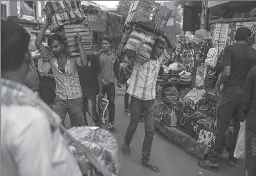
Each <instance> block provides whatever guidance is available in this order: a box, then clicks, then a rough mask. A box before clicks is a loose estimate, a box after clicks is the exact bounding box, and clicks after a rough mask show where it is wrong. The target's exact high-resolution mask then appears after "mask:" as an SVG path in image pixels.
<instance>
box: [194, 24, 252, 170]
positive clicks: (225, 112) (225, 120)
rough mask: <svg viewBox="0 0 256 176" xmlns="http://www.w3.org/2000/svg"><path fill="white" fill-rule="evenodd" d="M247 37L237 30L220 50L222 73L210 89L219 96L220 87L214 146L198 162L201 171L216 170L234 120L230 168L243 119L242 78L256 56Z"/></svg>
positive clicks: (233, 163) (232, 164)
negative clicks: (230, 43) (204, 157)
mask: <svg viewBox="0 0 256 176" xmlns="http://www.w3.org/2000/svg"><path fill="white" fill-rule="evenodd" d="M250 36H251V31H250V29H248V28H246V27H240V28H238V29H237V31H236V35H235V40H236V42H235V43H234V44H233V45H231V46H227V47H226V48H225V50H224V54H223V59H224V62H223V63H224V68H223V72H222V73H221V74H220V76H219V79H218V81H217V83H216V85H215V89H214V90H215V93H216V94H217V95H219V89H220V86H221V85H222V84H223V85H224V88H223V90H222V91H221V93H220V95H219V100H218V103H217V107H216V116H217V117H216V121H215V128H216V131H215V136H216V139H215V144H214V146H213V149H212V151H211V152H210V153H209V154H208V155H207V158H206V160H205V161H203V162H199V163H198V165H199V166H200V167H202V168H204V169H208V170H216V169H217V168H218V166H219V155H220V153H221V148H222V145H223V141H224V139H225V132H226V131H227V129H228V126H229V124H230V121H231V119H232V118H233V120H234V134H233V142H232V144H231V148H230V153H229V164H230V165H231V166H234V165H235V163H236V159H235V158H234V150H235V146H236V141H237V136H238V133H239V129H240V122H241V121H242V120H243V112H242V102H241V100H242V98H243V92H244V84H245V80H246V76H247V74H248V72H249V70H250V68H252V67H253V66H254V65H255V61H254V60H255V56H256V51H255V50H254V49H253V48H251V47H250V46H249V45H248V44H247V40H248V38H249V37H250Z"/></svg>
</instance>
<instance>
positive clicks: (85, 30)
mask: <svg viewBox="0 0 256 176" xmlns="http://www.w3.org/2000/svg"><path fill="white" fill-rule="evenodd" d="M58 33H59V34H60V35H61V36H62V38H63V39H64V45H65V48H66V51H68V53H69V55H70V56H79V55H80V52H79V48H78V45H77V41H76V36H77V34H78V33H79V34H80V35H82V41H81V42H82V46H83V48H84V51H85V54H86V55H91V54H92V53H93V40H92V33H91V31H90V29H89V27H88V26H86V25H84V24H78V25H74V24H70V25H64V26H63V27H62V28H61V29H60V30H59V31H58Z"/></svg>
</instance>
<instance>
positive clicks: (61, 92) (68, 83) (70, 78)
mask: <svg viewBox="0 0 256 176" xmlns="http://www.w3.org/2000/svg"><path fill="white" fill-rule="evenodd" d="M39 52H40V54H41V55H42V57H43V58H44V59H45V60H49V63H50V65H51V67H52V72H53V75H54V78H55V81H56V95H57V96H58V97H60V98H61V99H76V98H80V97H82V90H81V85H80V81H79V77H78V71H77V66H81V61H80V58H71V57H69V56H67V64H66V66H65V73H63V72H61V71H60V70H59V69H58V61H57V58H56V57H55V56H54V55H53V54H52V53H51V52H50V50H49V49H48V48H47V47H45V46H44V45H43V44H41V46H40V48H39Z"/></svg>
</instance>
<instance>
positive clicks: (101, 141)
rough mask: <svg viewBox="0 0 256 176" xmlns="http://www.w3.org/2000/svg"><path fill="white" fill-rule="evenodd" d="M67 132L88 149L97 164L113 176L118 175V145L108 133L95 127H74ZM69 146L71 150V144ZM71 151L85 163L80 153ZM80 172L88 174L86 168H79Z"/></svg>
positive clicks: (84, 158)
mask: <svg viewBox="0 0 256 176" xmlns="http://www.w3.org/2000/svg"><path fill="white" fill-rule="evenodd" d="M69 132H70V134H71V135H72V136H73V137H74V138H75V139H76V140H79V141H81V143H82V144H83V145H84V146H86V147H87V148H89V149H90V150H91V152H92V153H93V154H94V156H96V158H97V160H98V161H99V163H101V164H102V165H103V166H105V167H106V168H107V169H108V170H109V171H110V172H111V173H113V176H114V175H118V174H119V172H120V164H119V160H118V144H117V141H116V139H115V137H114V136H113V135H112V134H111V133H110V132H108V131H106V130H103V129H99V128H95V127H76V128H72V129H70V130H69ZM70 146H71V148H72V143H71V144H70ZM72 149H73V153H74V154H75V155H76V157H77V158H78V159H79V160H83V162H86V160H87V159H86V156H84V154H83V153H81V151H78V150H76V149H74V148H72ZM87 162H88V161H87ZM81 170H82V172H83V174H87V173H88V168H84V169H83V167H81Z"/></svg>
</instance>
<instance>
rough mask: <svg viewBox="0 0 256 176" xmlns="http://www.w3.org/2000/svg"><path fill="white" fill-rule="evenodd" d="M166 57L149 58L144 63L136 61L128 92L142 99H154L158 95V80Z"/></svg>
mask: <svg viewBox="0 0 256 176" xmlns="http://www.w3.org/2000/svg"><path fill="white" fill-rule="evenodd" d="M163 60H164V57H163V56H161V57H160V58H159V59H158V60H149V61H148V62H146V63H144V64H139V63H135V64H134V68H133V72H132V75H131V78H130V81H129V87H128V89H127V93H128V94H130V95H131V96H134V97H136V98H139V99H140V100H153V99H155V97H156V81H157V76H158V73H159V70H160V66H161V63H162V62H163Z"/></svg>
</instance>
